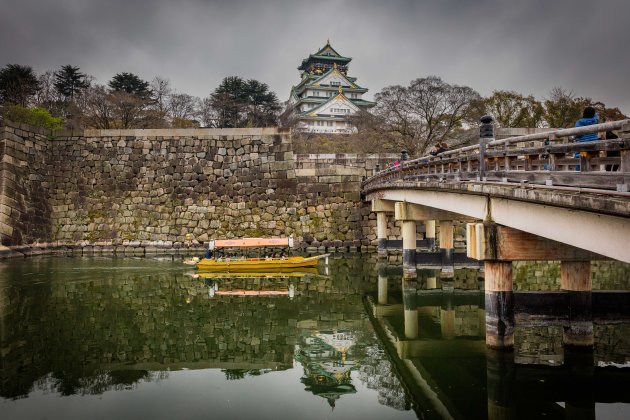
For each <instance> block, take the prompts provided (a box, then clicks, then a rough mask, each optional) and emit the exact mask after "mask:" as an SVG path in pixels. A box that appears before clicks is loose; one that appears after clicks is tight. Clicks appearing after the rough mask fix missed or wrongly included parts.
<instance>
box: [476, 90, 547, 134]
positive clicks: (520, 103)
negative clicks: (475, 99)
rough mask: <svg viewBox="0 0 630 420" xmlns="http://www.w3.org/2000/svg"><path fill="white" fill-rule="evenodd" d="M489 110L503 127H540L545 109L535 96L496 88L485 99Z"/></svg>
mask: <svg viewBox="0 0 630 420" xmlns="http://www.w3.org/2000/svg"><path fill="white" fill-rule="evenodd" d="M484 104H485V106H486V109H487V112H488V113H489V114H490V115H492V116H493V117H494V120H495V122H496V123H497V124H498V125H499V126H501V127H511V128H520V127H540V126H541V125H542V123H543V116H544V113H545V110H544V108H543V106H542V104H541V103H540V102H539V101H537V100H536V99H535V98H534V97H533V96H531V95H529V96H523V95H521V94H520V93H517V92H514V91H507V90H495V91H494V92H492V95H491V96H489V97H488V98H485V99H484Z"/></svg>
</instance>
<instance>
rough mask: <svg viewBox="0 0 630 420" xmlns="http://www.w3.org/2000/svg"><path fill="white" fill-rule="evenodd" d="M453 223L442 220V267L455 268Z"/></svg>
mask: <svg viewBox="0 0 630 420" xmlns="http://www.w3.org/2000/svg"><path fill="white" fill-rule="evenodd" d="M453 248H454V245H453V221H451V220H440V253H441V254H442V266H443V267H452V266H453Z"/></svg>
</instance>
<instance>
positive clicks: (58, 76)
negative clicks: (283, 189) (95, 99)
mask: <svg viewBox="0 0 630 420" xmlns="http://www.w3.org/2000/svg"><path fill="white" fill-rule="evenodd" d="M54 86H55V89H56V90H57V92H59V94H60V95H61V96H63V97H64V98H65V100H66V101H68V100H69V101H70V102H73V101H74V95H75V94H76V93H77V92H79V91H80V90H81V89H85V88H87V87H88V86H90V82H89V81H88V80H87V76H86V75H85V74H84V73H81V72H80V71H79V67H74V66H71V65H69V64H68V65H65V66H62V67H61V69H60V70H59V71H56V72H55V81H54Z"/></svg>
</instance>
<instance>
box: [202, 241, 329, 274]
mask: <svg viewBox="0 0 630 420" xmlns="http://www.w3.org/2000/svg"><path fill="white" fill-rule="evenodd" d="M292 246H293V238H292V237H289V238H271V239H263V238H244V239H217V240H212V241H210V244H209V246H208V249H209V250H210V251H214V250H215V249H218V248H264V247H274V248H275V247H292ZM329 255H330V254H324V255H315V256H312V257H302V256H294V257H282V258H277V257H274V258H239V257H222V258H204V259H202V260H201V261H199V262H198V263H197V264H196V266H197V268H198V269H199V270H203V271H223V272H234V271H258V272H268V271H286V270H297V269H304V268H305V267H315V266H316V265H317V262H318V260H320V259H321V258H327V257H328V256H329Z"/></svg>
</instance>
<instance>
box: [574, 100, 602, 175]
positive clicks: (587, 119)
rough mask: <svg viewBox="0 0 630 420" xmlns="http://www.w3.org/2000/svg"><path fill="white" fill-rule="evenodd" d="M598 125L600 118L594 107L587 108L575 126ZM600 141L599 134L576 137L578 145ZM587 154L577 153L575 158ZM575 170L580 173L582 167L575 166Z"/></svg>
mask: <svg viewBox="0 0 630 420" xmlns="http://www.w3.org/2000/svg"><path fill="white" fill-rule="evenodd" d="M598 123H599V116H598V115H597V113H596V112H595V108H593V107H592V106H587V107H586V108H584V112H583V113H582V118H580V119H579V120H577V121H576V122H575V126H576V127H585V126H587V125H593V124H598ZM598 139H599V138H598V137H597V133H587V134H578V135H576V136H575V141H577V142H578V143H585V142H588V141H595V140H598ZM587 154H588V153H587V152H579V153H578V152H576V153H575V155H574V156H575V157H576V158H579V157H580V155H582V156H587ZM575 170H576V171H578V172H579V171H580V170H581V165H575Z"/></svg>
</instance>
